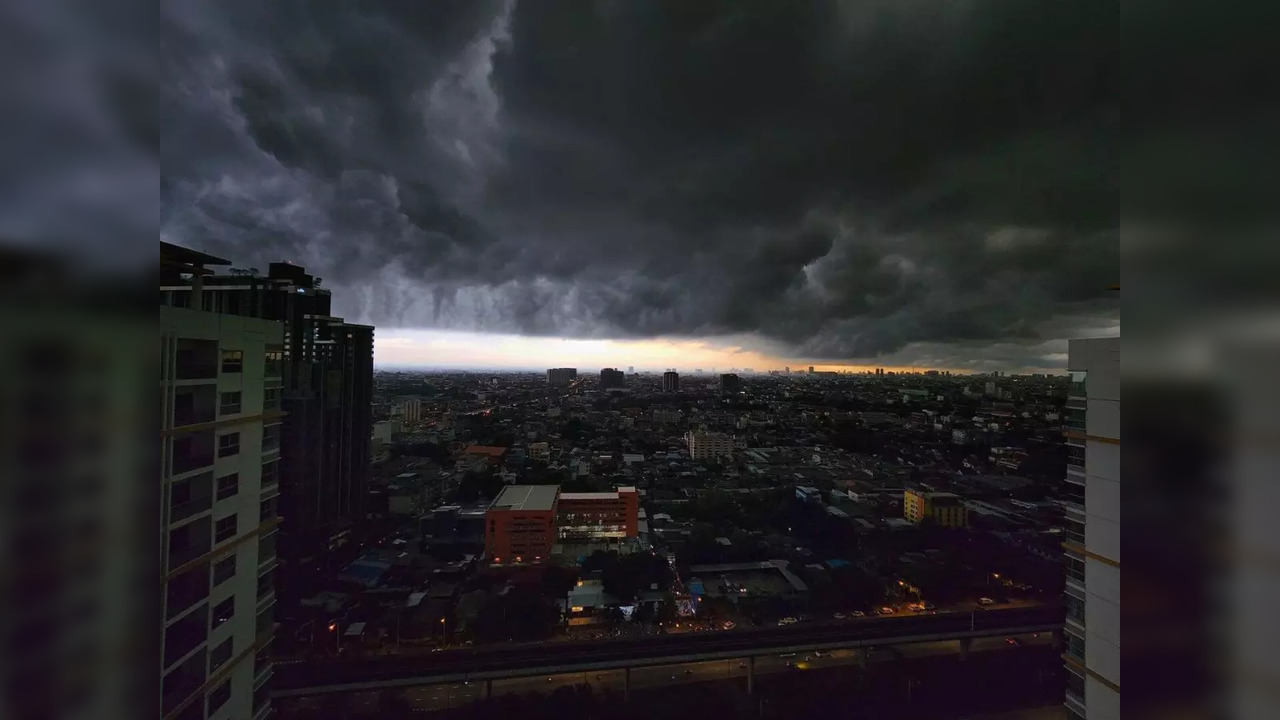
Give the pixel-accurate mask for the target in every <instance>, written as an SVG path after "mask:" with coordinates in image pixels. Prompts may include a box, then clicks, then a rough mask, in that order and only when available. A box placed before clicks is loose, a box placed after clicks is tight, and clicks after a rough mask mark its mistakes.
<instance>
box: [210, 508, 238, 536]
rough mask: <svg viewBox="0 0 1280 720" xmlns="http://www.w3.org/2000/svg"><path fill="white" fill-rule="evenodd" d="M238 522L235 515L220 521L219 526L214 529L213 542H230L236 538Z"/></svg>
mask: <svg viewBox="0 0 1280 720" xmlns="http://www.w3.org/2000/svg"><path fill="white" fill-rule="evenodd" d="M236 520H237V518H236V516H235V515H228V516H226V517H224V518H222V519H221V520H219V521H218V524H217V525H215V526H214V528H213V541H214V542H222V541H223V540H230V539H231V538H233V537H235V536H236V529H237V526H238V523H237V522H236Z"/></svg>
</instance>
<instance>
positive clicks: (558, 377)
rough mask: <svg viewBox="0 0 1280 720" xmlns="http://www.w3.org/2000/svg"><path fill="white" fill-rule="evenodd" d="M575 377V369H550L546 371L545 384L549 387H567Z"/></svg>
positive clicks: (576, 370) (576, 373) (576, 374)
mask: <svg viewBox="0 0 1280 720" xmlns="http://www.w3.org/2000/svg"><path fill="white" fill-rule="evenodd" d="M577 377H578V369H577V368H551V369H549V370H547V384H548V385H550V386H551V387H568V386H569V384H570V383H572V382H573V381H574V380H575V379H576V378H577Z"/></svg>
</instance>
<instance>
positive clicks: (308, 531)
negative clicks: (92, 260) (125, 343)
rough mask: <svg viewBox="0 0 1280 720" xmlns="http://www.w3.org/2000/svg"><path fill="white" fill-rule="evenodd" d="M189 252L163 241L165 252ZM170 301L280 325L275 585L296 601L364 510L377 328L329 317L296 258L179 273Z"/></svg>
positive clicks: (167, 286)
mask: <svg viewBox="0 0 1280 720" xmlns="http://www.w3.org/2000/svg"><path fill="white" fill-rule="evenodd" d="M174 252H179V253H181V252H191V251H188V250H185V249H183V248H177V247H175V246H172V245H168V244H166V243H161V254H162V256H163V255H164V254H165V253H174ZM160 289H161V297H162V299H163V300H166V301H167V302H168V304H171V305H174V306H179V307H187V308H202V309H204V310H206V311H211V312H216V313H220V314H224V315H236V316H241V317H251V318H261V319H264V320H271V321H276V322H278V323H280V324H281V326H282V330H283V335H282V338H281V340H280V344H279V345H278V346H275V347H273V348H272V349H271V350H270V352H271V355H270V358H269V359H270V361H271V362H278V363H279V364H280V367H281V370H282V372H281V376H282V383H281V385H280V387H279V388H278V389H272V391H271V392H270V393H268V396H267V402H269V403H271V404H273V406H275V407H278V408H279V409H280V410H283V411H284V413H285V418H284V423H283V427H282V429H281V430H280V440H279V442H280V455H281V462H280V465H279V477H280V514H281V516H282V518H283V522H282V524H281V527H280V542H279V551H280V552H279V568H278V571H277V578H276V580H277V583H278V585H279V588H280V598H279V599H280V604H281V606H283V607H289V606H291V605H292V604H293V603H294V602H296V601H297V600H299V599H300V598H302V597H306V596H308V595H309V594H311V593H313V592H316V591H318V590H319V589H320V588H318V587H316V586H314V581H315V579H316V578H317V577H318V573H316V572H315V570H317V569H318V568H319V566H320V565H321V564H322V563H324V562H326V559H327V553H328V551H329V550H331V549H334V548H336V547H338V546H340V545H342V544H344V543H345V542H347V538H348V536H349V535H350V534H351V533H352V532H353V531H354V530H355V529H356V527H357V526H358V525H359V524H360V523H361V522H362V521H363V519H364V517H365V498H366V495H367V492H368V477H369V463H370V460H371V457H372V441H371V436H372V431H373V414H372V399H373V328H372V327H370V326H368V325H356V324H352V323H348V322H345V321H344V320H343V319H342V318H340V317H334V316H333V315H332V314H331V307H332V296H331V293H330V292H329V290H327V289H324V288H322V287H321V281H320V279H319V278H316V277H314V276H312V275H309V274H308V273H307V272H306V271H305V269H303V268H301V267H299V266H297V265H292V264H290V263H271V265H270V266H269V272H268V274H267V275H266V276H265V277H263V276H261V275H259V274H257V273H256V272H253V271H250V272H236V273H235V274H228V275H190V274H183V275H182V276H181V277H178V276H171V277H169V278H168V279H167V280H165V281H163V284H162V286H161V288H160Z"/></svg>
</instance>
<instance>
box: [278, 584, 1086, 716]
mask: <svg viewBox="0 0 1280 720" xmlns="http://www.w3.org/2000/svg"><path fill="white" fill-rule="evenodd" d="M1062 621H1063V611H1062V609H1061V608H1058V607H1031V608H1011V609H999V610H985V611H977V612H972V613H940V614H936V615H910V616H900V617H877V618H860V619H856V620H853V621H845V622H831V623H801V624H797V625H793V626H790V627H783V628H762V629H750V630H736V631H723V632H711V633H690V634H683V635H665V636H658V637H650V638H644V639H624V640H595V641H587V642H547V643H526V644H519V645H501V646H484V647H475V648H465V649H457V650H448V651H443V652H436V653H430V654H426V655H417V656H386V657H377V658H365V659H354V660H333V661H306V662H301V663H292V664H284V665H278V666H277V667H276V669H275V672H274V680H273V686H274V691H273V692H272V696H273V697H277V698H295V697H308V696H314V695H325V694H331V693H347V692H360V691H366V690H382V689H391V688H407V687H414V686H420V685H432V684H440V683H462V682H476V681H490V680H500V679H510V678H521V677H531V676H537V675H552V674H557V673H572V672H586V671H602V670H619V669H622V670H629V669H631V668H638V667H651V666H658V665H672V664H677V663H689V662H701V661H708V660H728V659H737V658H742V659H748V660H749V659H751V658H754V657H756V656H761V655H768V654H774V653H791V652H797V653H800V652H811V651H814V650H837V649H845V648H865V647H870V646H875V645H909V644H912V643H923V642H936V641H939V640H959V641H961V643H962V647H963V646H964V641H966V640H971V639H973V638H981V637H994V636H1000V635H1018V634H1027V633H1038V632H1056V631H1059V630H1061V629H1062ZM753 664H754V663H753ZM748 686H750V683H749V684H748Z"/></svg>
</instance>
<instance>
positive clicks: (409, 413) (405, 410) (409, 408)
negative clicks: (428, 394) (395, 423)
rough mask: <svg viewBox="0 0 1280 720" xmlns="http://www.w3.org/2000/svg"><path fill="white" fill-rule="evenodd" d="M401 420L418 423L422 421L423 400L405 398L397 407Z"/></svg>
mask: <svg viewBox="0 0 1280 720" xmlns="http://www.w3.org/2000/svg"><path fill="white" fill-rule="evenodd" d="M397 410H398V411H399V415H400V419H402V420H404V421H405V422H418V421H419V420H421V419H422V398H416V397H409V398H403V399H401V400H400V402H399V403H398V405H397Z"/></svg>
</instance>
